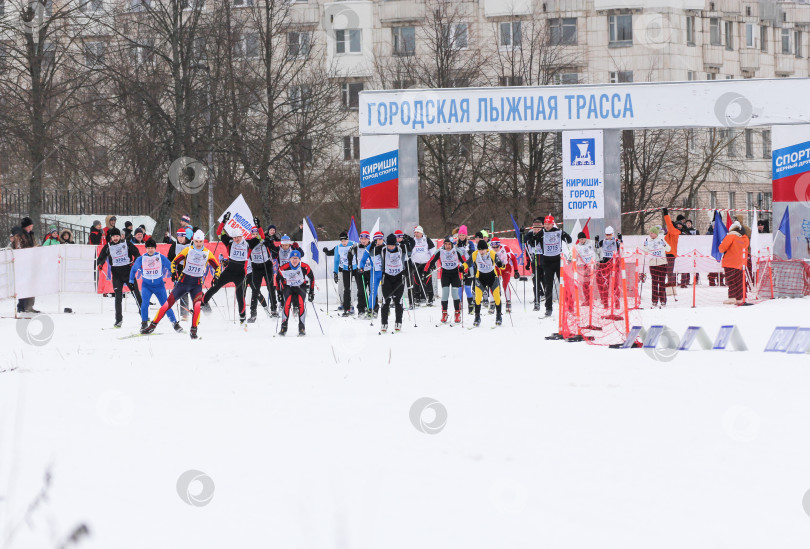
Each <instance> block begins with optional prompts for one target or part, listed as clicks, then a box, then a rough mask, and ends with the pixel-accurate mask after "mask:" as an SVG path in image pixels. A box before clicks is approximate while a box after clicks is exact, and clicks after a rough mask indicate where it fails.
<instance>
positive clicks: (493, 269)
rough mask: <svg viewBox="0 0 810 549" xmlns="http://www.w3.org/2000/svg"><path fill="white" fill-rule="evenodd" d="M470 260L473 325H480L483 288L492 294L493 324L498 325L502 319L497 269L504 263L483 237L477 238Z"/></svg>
mask: <svg viewBox="0 0 810 549" xmlns="http://www.w3.org/2000/svg"><path fill="white" fill-rule="evenodd" d="M472 262H473V263H474V264H475V320H474V321H473V326H480V325H481V300H482V299H483V297H484V289H485V288H486V289H487V290H489V292H490V293H491V294H492V300H493V301H494V302H495V325H496V326H500V325H501V323H502V322H503V319H502V317H501V292H500V273H499V269H502V268H503V266H504V265H503V263H501V260H500V259H499V258H498V256H497V255H496V254H495V252H494V251H493V250H491V249H490V248H489V246H488V245H487V241H486V240H485V239H483V238H479V239H478V249H477V250H476V251H474V252H473V254H472Z"/></svg>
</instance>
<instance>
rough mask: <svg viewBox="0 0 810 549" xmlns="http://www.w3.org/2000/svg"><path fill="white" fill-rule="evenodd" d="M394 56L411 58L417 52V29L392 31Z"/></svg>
mask: <svg viewBox="0 0 810 549" xmlns="http://www.w3.org/2000/svg"><path fill="white" fill-rule="evenodd" d="M391 34H392V39H393V44H394V55H399V56H411V55H413V54H414V53H415V52H416V29H414V27H394V28H392V29H391Z"/></svg>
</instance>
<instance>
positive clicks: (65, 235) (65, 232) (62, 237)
mask: <svg viewBox="0 0 810 549" xmlns="http://www.w3.org/2000/svg"><path fill="white" fill-rule="evenodd" d="M59 243H60V244H75V242H73V231H71V230H70V229H62V232H61V233H59Z"/></svg>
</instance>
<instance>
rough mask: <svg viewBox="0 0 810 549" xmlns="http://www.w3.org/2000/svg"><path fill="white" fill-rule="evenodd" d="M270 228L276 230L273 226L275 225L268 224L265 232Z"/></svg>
mask: <svg viewBox="0 0 810 549" xmlns="http://www.w3.org/2000/svg"><path fill="white" fill-rule="evenodd" d="M270 229H273V230H274V231H275V230H276V226H275V225H268V226H267V232H270Z"/></svg>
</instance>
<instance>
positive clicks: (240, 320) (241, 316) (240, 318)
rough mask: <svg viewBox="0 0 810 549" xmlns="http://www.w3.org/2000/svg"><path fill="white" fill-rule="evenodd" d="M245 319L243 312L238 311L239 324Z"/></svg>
mask: <svg viewBox="0 0 810 549" xmlns="http://www.w3.org/2000/svg"><path fill="white" fill-rule="evenodd" d="M246 320H247V317H246V316H245V313H239V324H244V323H245V321H246Z"/></svg>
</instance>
